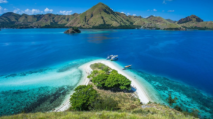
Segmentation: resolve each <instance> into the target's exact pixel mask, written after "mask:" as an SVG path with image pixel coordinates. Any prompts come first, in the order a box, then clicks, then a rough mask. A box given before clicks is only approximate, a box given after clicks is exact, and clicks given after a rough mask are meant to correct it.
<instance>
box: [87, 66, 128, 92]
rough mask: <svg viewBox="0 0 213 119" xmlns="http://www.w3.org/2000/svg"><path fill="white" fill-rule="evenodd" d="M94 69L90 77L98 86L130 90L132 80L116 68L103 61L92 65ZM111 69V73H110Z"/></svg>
mask: <svg viewBox="0 0 213 119" xmlns="http://www.w3.org/2000/svg"><path fill="white" fill-rule="evenodd" d="M91 68H93V69H96V70H94V71H93V72H92V73H91V74H90V75H89V76H88V78H91V80H92V82H93V83H94V84H95V85H96V86H97V87H98V88H104V89H110V90H117V91H118V90H130V89H131V86H130V85H131V81H130V80H129V79H127V78H126V77H125V76H123V75H121V74H119V73H118V72H117V71H116V70H112V69H110V68H109V67H107V66H105V65H104V64H102V63H96V64H93V65H91ZM109 70H110V73H109Z"/></svg>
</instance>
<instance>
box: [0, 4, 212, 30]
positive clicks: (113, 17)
mask: <svg viewBox="0 0 213 119" xmlns="http://www.w3.org/2000/svg"><path fill="white" fill-rule="evenodd" d="M0 27H1V28H34V27H37V28H44V27H45V28H63V27H79V28H141V27H142V28H149V29H161V30H184V29H213V22H204V21H203V20H202V19H201V18H199V17H197V16H196V15H191V16H188V17H186V18H183V19H180V20H179V21H173V20H171V19H164V18H162V17H156V16H149V17H148V18H142V17H141V16H131V15H128V16H127V15H126V14H123V13H120V12H115V11H113V10H112V9H111V8H110V7H108V6H107V5H105V4H103V3H98V4H97V5H95V6H93V7H92V8H90V9H89V10H87V11H86V12H84V13H82V14H77V13H75V14H72V15H57V14H41V15H40V14H39V15H27V14H22V15H20V14H15V13H12V12H8V13H5V14H3V15H2V16H0Z"/></svg>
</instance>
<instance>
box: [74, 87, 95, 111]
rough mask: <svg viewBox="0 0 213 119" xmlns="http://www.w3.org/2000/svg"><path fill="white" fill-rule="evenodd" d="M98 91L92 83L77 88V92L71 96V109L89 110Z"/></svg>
mask: <svg viewBox="0 0 213 119" xmlns="http://www.w3.org/2000/svg"><path fill="white" fill-rule="evenodd" d="M97 97H98V93H97V91H96V90H94V89H93V86H92V85H88V86H85V85H81V86H78V87H77V88H76V89H75V93H73V95H72V96H71V98H70V102H71V105H72V106H71V109H73V110H89V108H91V106H92V105H93V103H95V101H96V99H97Z"/></svg>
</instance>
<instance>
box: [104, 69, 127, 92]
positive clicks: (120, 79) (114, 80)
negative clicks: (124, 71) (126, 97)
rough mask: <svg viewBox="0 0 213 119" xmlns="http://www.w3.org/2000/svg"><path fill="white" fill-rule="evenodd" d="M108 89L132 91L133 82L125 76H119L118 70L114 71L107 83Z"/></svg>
mask: <svg viewBox="0 0 213 119" xmlns="http://www.w3.org/2000/svg"><path fill="white" fill-rule="evenodd" d="M105 86H106V87H107V88H117V89H118V88H119V89H121V90H131V81H130V80H129V79H127V78H126V77H125V76H123V75H121V74H118V72H117V71H116V70H112V72H111V73H110V75H109V77H108V78H107V80H106V82H105Z"/></svg>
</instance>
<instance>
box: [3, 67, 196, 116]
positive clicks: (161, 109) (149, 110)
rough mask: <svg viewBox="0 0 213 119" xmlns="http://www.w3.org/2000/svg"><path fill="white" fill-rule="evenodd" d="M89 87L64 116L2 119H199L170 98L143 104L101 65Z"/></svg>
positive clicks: (119, 77) (72, 101)
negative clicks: (161, 102) (159, 102)
mask: <svg viewBox="0 0 213 119" xmlns="http://www.w3.org/2000/svg"><path fill="white" fill-rule="evenodd" d="M90 68H91V69H92V72H91V73H90V75H88V77H87V78H89V79H90V81H89V83H88V85H80V86H78V87H76V88H75V90H74V91H75V92H74V93H73V94H72V95H71V97H70V105H71V107H70V108H69V109H68V110H66V111H64V112H47V113H29V114H26V113H24V112H23V113H21V114H18V115H13V116H4V117H0V118H2V119H14V118H15V119H23V118H27V119H34V118H39V119H46V118H63V119H70V118H75V119H82V118H83V119H94V118H95V119H124V118H128V119H196V118H199V116H198V115H199V114H198V113H199V111H198V110H192V112H187V111H184V110H182V109H181V107H179V106H177V105H176V106H175V105H174V104H175V103H176V101H177V100H178V98H176V97H173V96H172V95H171V94H169V97H168V99H167V101H168V104H158V103H156V102H149V103H148V104H143V103H141V102H140V99H139V98H138V96H137V93H136V92H135V91H134V90H132V87H131V81H130V80H129V79H127V78H126V77H125V76H123V75H122V74H119V73H118V71H116V70H114V69H111V68H110V67H108V66H106V65H105V64H102V63H94V64H92V65H90Z"/></svg>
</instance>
